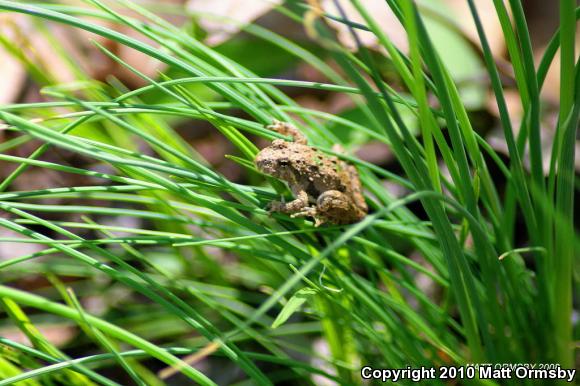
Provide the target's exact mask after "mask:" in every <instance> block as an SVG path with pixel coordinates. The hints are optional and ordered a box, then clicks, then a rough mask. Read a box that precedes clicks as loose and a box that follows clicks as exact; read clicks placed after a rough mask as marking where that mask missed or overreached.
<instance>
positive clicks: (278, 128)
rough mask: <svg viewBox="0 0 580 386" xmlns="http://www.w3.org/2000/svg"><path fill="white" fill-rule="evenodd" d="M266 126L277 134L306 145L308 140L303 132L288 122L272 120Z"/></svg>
mask: <svg viewBox="0 0 580 386" xmlns="http://www.w3.org/2000/svg"><path fill="white" fill-rule="evenodd" d="M267 128H268V129H270V130H272V131H275V132H277V133H279V134H282V135H286V136H288V137H292V139H293V140H294V142H295V143H298V144H301V145H306V143H307V142H308V141H307V139H306V137H305V136H304V134H302V133H301V132H300V130H298V129H297V128H296V127H294V126H293V125H291V124H290V123H287V122H280V121H277V120H274V121H273V122H272V124H271V125H269V126H268V127H267Z"/></svg>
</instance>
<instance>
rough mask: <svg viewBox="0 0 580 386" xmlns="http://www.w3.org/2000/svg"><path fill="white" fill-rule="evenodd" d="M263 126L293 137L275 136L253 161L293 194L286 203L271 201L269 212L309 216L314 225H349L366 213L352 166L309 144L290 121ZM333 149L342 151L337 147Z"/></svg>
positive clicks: (355, 171)
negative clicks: (281, 182)
mask: <svg viewBox="0 0 580 386" xmlns="http://www.w3.org/2000/svg"><path fill="white" fill-rule="evenodd" d="M266 128H267V129H269V130H272V131H275V132H277V133H279V134H281V135H283V136H286V137H290V138H292V141H286V140H283V139H279V138H277V139H274V140H273V141H272V143H271V145H270V146H268V147H265V148H264V149H262V150H261V151H260V152H259V153H258V154H257V155H256V157H255V160H254V163H255V166H256V168H257V169H258V170H259V171H260V172H262V173H264V174H266V175H269V176H272V177H275V178H277V179H280V180H282V181H284V182H286V183H287V185H288V187H289V188H290V191H291V192H292V194H293V196H294V200H292V201H289V202H284V201H272V202H271V203H270V204H269V206H268V209H269V212H270V213H272V212H281V213H286V214H290V217H310V218H312V219H314V223H315V226H316V227H318V226H320V225H322V224H335V225H346V224H352V223H355V222H358V221H360V220H362V219H363V218H364V217H365V216H366V214H367V212H368V207H367V204H366V202H365V199H364V196H363V193H362V185H361V182H360V178H359V174H358V171H357V169H356V168H355V167H354V166H353V165H350V164H348V163H346V162H344V161H343V160H341V159H339V158H338V157H336V156H333V155H329V154H326V153H323V152H322V151H320V150H319V149H317V148H314V147H312V146H310V145H309V144H308V140H307V138H306V136H305V135H304V134H303V133H302V132H301V131H300V130H298V129H297V128H296V127H295V126H293V125H292V124H290V123H287V122H281V121H278V120H274V121H273V122H272V124H270V125H268V126H266ZM333 150H334V151H335V152H337V153H342V148H341V147H340V146H336V145H335V146H334V147H333Z"/></svg>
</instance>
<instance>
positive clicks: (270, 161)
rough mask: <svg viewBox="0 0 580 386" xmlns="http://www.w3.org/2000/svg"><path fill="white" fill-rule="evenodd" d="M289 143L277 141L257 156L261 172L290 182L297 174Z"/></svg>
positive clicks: (256, 162) (257, 165) (257, 163)
mask: <svg viewBox="0 0 580 386" xmlns="http://www.w3.org/2000/svg"><path fill="white" fill-rule="evenodd" d="M286 145H287V142H284V141H282V140H275V141H274V142H273V143H272V146H269V147H267V148H265V149H263V150H262V151H260V152H259V153H258V155H256V159H255V161H254V162H255V164H256V167H257V168H258V170H259V171H261V172H262V173H264V174H268V175H270V176H272V177H276V178H279V179H281V180H284V181H289V179H290V178H292V176H293V175H294V173H295V170H294V167H293V165H292V162H291V155H290V151H289V149H288V147H287V146H286Z"/></svg>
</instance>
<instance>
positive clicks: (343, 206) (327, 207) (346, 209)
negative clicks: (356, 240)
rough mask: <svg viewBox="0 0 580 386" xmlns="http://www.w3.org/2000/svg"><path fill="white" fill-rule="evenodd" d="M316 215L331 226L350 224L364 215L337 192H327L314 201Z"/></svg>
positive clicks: (348, 198) (349, 200) (345, 196)
mask: <svg viewBox="0 0 580 386" xmlns="http://www.w3.org/2000/svg"><path fill="white" fill-rule="evenodd" d="M316 209H317V212H318V215H319V216H321V217H323V218H324V219H325V221H328V222H330V223H333V224H351V223H353V222H356V221H359V220H360V219H362V218H363V217H364V216H365V213H364V212H363V211H362V210H361V209H360V208H358V207H357V206H356V205H354V203H353V201H352V199H351V198H350V197H349V196H348V195H346V194H344V193H342V192H339V191H338V190H327V191H326V192H324V193H322V194H321V195H320V196H319V197H318V200H316Z"/></svg>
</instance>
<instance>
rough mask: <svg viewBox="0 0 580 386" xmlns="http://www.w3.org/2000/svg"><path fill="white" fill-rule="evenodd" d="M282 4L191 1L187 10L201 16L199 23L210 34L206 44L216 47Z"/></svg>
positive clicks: (240, 0)
mask: <svg viewBox="0 0 580 386" xmlns="http://www.w3.org/2000/svg"><path fill="white" fill-rule="evenodd" d="M281 3H282V0H254V1H244V0H221V1H215V0H189V1H188V2H187V8H188V10H189V11H191V12H193V13H194V14H198V15H199V18H198V23H199V24H200V25H201V27H202V28H203V29H204V30H206V31H207V33H208V36H207V38H206V41H205V43H206V44H208V45H210V46H215V45H218V44H220V43H223V42H225V41H227V40H228V39H229V38H230V37H231V36H233V35H235V34H237V33H238V32H239V31H240V29H241V28H242V27H243V26H244V25H246V24H249V23H251V22H253V21H254V20H256V19H257V18H259V17H260V16H262V15H264V14H265V13H267V12H269V11H270V10H271V9H272V8H273V7H275V6H277V5H279V4H281Z"/></svg>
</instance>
